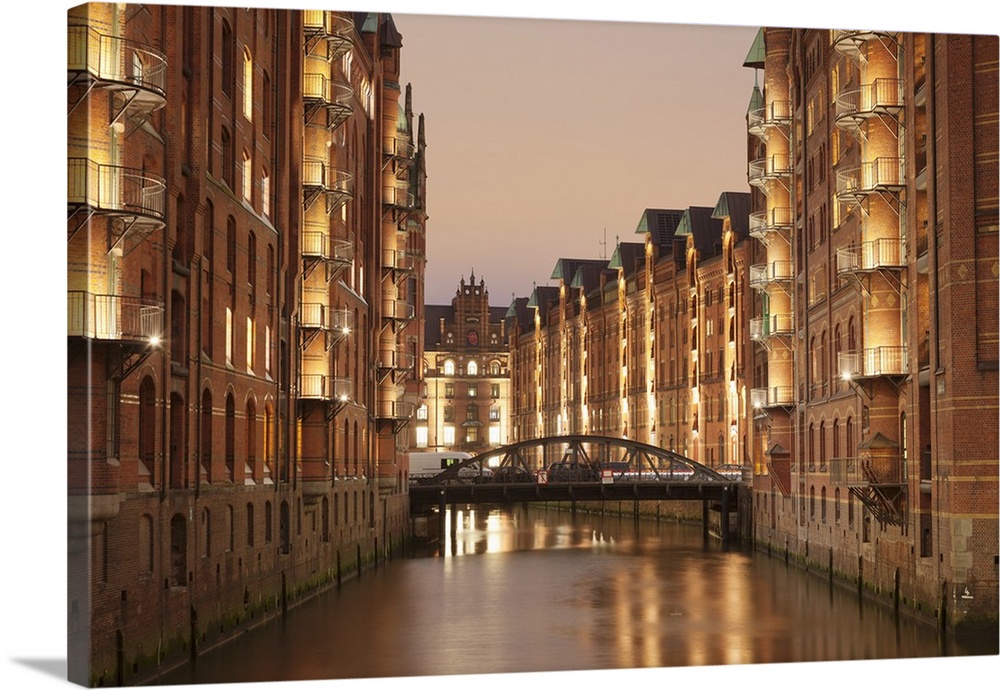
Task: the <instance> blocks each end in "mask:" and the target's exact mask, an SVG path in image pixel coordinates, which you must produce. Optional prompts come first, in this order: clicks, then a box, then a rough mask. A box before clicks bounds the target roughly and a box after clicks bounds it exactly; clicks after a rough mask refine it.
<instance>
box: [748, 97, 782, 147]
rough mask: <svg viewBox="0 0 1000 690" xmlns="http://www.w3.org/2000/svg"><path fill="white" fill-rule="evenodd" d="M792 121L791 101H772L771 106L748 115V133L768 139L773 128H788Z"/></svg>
mask: <svg viewBox="0 0 1000 690" xmlns="http://www.w3.org/2000/svg"><path fill="white" fill-rule="evenodd" d="M791 121H792V104H791V101H772V102H771V103H770V104H769V105H765V106H764V107H762V108H754V109H753V110H751V111H750V112H749V113H747V131H748V132H750V134H753V135H754V136H756V137H759V138H761V139H766V138H767V134H768V133H769V132H770V131H771V130H772V129H773V128H775V127H782V126H787V125H788V124H789V123H790V122H791Z"/></svg>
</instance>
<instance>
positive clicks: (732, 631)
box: [156, 507, 996, 685]
mask: <svg viewBox="0 0 1000 690" xmlns="http://www.w3.org/2000/svg"><path fill="white" fill-rule="evenodd" d="M450 513H451V511H449V519H451V518H452V516H451V515H450ZM452 524H453V525H454V529H453V530H452V529H449V530H447V532H446V534H445V536H444V540H443V541H442V542H436V543H435V544H432V545H431V546H429V547H427V548H425V549H423V550H422V551H421V552H420V553H414V554H413V556H412V557H408V558H397V559H395V560H392V561H390V562H388V563H385V564H382V565H381V566H380V567H379V568H378V569H377V570H371V571H367V572H365V573H363V574H362V575H361V576H360V577H359V578H357V579H354V580H349V581H345V582H344V583H343V585H342V586H341V587H340V588H339V589H337V588H334V589H332V590H330V591H327V592H325V593H322V594H320V595H318V596H316V597H315V598H313V599H311V600H309V601H308V602H306V603H304V604H302V605H301V606H298V607H296V608H293V609H291V610H290V611H289V612H288V614H287V615H286V616H285V617H284V618H281V619H278V620H275V621H273V622H270V623H267V624H265V625H263V626H261V627H259V628H257V629H255V630H252V631H250V632H248V633H246V634H244V635H242V636H241V637H240V638H238V639H237V640H235V641H233V642H230V643H228V644H226V645H224V646H222V647H219V648H217V649H214V650H209V651H207V652H205V653H204V654H202V655H201V656H200V657H199V658H198V659H197V660H196V662H194V663H193V664H191V665H190V666H188V667H185V668H181V669H177V670H175V671H172V672H170V673H169V674H167V675H164V676H163V677H161V678H160V679H159V680H158V681H156V682H157V683H160V684H167V685H174V684H178V685H179V684H187V683H231V682H240V681H284V680H307V679H325V678H339V679H348V678H379V677H403V676H429V675H450V674H491V673H513V672H523V671H570V670H584V669H629V668H651V667H692V666H716V665H728V664H764V663H773V662H804V661H843V660H866V659H900V658H917V657H940V656H965V655H970V654H995V653H996V650H995V648H992V649H970V648H967V647H966V648H963V647H961V646H958V645H956V644H955V643H953V642H951V643H949V642H947V641H945V639H944V638H943V637H942V636H940V635H938V633H937V631H936V629H935V628H934V627H933V626H928V625H926V624H922V623H918V622H916V621H913V620H911V619H909V618H907V617H905V616H903V617H897V616H895V615H894V614H893V612H892V611H891V610H888V609H886V608H884V607H879V606H877V605H875V604H874V603H871V602H869V601H867V600H861V599H859V597H858V596H857V593H856V592H854V591H851V590H850V589H849V588H846V587H843V586H841V585H837V584H831V583H830V582H829V581H828V580H827V579H825V578H824V577H823V576H821V575H819V574H815V573H807V572H805V571H803V570H802V569H800V568H798V567H796V566H795V565H788V564H786V563H785V562H784V561H783V560H782V559H780V558H770V557H768V556H767V555H766V554H761V553H752V552H745V551H742V550H739V549H734V550H729V551H724V550H722V548H721V547H720V546H719V544H718V541H717V540H715V539H710V540H709V541H708V542H707V543H706V542H705V541H704V539H703V535H702V531H701V528H700V527H699V526H692V525H682V524H677V523H675V522H667V521H653V520H633V519H632V518H631V517H618V516H610V515H605V516H601V515H594V514H586V513H577V514H575V515H572V514H570V513H569V512H566V511H558V510H554V509H549V510H544V509H540V508H524V507H516V508H511V509H500V508H489V507H477V508H459V509H457V510H456V512H455V515H454V522H453V523H452Z"/></svg>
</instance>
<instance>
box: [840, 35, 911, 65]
mask: <svg viewBox="0 0 1000 690" xmlns="http://www.w3.org/2000/svg"><path fill="white" fill-rule="evenodd" d="M832 38H833V47H834V50H836V51H837V52H839V53H841V54H842V55H846V56H848V57H850V58H854V59H858V60H865V59H866V58H865V53H864V46H865V44H866V43H868V42H869V41H874V40H878V41H880V42H881V43H883V44H886V43H895V41H896V37H895V35H894V34H892V33H890V32H888V31H874V30H870V29H866V30H860V31H854V30H852V31H843V30H838V31H834V32H833V36H832Z"/></svg>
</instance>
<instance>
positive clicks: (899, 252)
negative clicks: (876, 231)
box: [837, 237, 906, 274]
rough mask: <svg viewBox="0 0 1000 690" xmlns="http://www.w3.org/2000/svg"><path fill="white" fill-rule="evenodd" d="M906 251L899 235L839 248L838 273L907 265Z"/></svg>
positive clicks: (862, 271) (863, 271)
mask: <svg viewBox="0 0 1000 690" xmlns="http://www.w3.org/2000/svg"><path fill="white" fill-rule="evenodd" d="M905 256H906V251H905V245H904V244H903V241H902V240H901V239H899V238H898V237H894V238H890V237H885V238H882V239H878V240H872V241H870V242H862V243H861V246H860V247H846V248H844V249H838V250H837V273H838V274H840V273H865V272H870V271H876V270H879V269H882V268H901V267H903V266H905V265H906V263H905V262H906V259H905Z"/></svg>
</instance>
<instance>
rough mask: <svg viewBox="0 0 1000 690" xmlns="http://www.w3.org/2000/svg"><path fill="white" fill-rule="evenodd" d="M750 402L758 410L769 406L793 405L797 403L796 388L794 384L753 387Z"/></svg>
mask: <svg viewBox="0 0 1000 690" xmlns="http://www.w3.org/2000/svg"><path fill="white" fill-rule="evenodd" d="M750 404H751V405H752V406H753V408H754V409H757V410H759V409H766V408H769V407H791V406H792V405H794V404H795V389H794V388H793V387H792V386H771V387H769V388H751V389H750Z"/></svg>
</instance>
